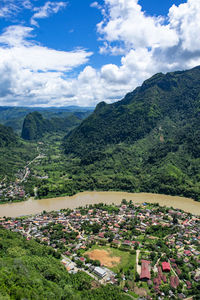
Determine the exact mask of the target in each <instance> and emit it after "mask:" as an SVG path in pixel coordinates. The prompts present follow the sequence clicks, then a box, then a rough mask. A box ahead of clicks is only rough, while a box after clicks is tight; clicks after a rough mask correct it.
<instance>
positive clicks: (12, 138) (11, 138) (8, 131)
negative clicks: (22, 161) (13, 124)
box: [0, 124, 18, 147]
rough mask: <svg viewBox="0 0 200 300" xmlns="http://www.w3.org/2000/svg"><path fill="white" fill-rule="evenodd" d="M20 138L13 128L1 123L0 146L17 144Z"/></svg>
mask: <svg viewBox="0 0 200 300" xmlns="http://www.w3.org/2000/svg"><path fill="white" fill-rule="evenodd" d="M17 143H18V138H17V136H16V135H15V134H14V132H13V130H12V128H10V127H6V126H3V125H1V124H0V147H7V146H10V145H16V144H17Z"/></svg>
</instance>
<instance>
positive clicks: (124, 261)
mask: <svg viewBox="0 0 200 300" xmlns="http://www.w3.org/2000/svg"><path fill="white" fill-rule="evenodd" d="M93 250H104V251H107V252H108V253H109V256H110V257H111V258H112V257H113V258H114V259H116V258H119V259H118V262H117V259H116V262H115V263H114V264H113V266H112V267H110V269H111V270H113V271H114V272H116V273H118V272H123V273H124V272H127V271H128V270H129V269H132V270H133V269H134V270H135V265H136V255H133V254H130V253H129V252H128V251H121V250H119V249H115V248H111V247H108V246H97V245H94V246H93V247H92V248H91V249H90V250H89V251H88V252H91V251H93ZM102 253H104V252H102Z"/></svg>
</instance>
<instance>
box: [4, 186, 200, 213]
mask: <svg viewBox="0 0 200 300" xmlns="http://www.w3.org/2000/svg"><path fill="white" fill-rule="evenodd" d="M122 199H126V200H127V201H129V200H132V201H133V203H143V202H149V203H159V204H160V205H161V206H168V207H170V206H172V207H173V208H179V209H182V210H184V211H186V212H190V213H192V214H195V215H200V202H197V201H194V200H192V199H189V198H183V197H177V196H168V195H159V194H151V193H125V192H83V193H79V194H76V195H74V196H72V197H68V196H66V197H58V198H50V199H41V200H34V199H29V200H27V201H25V202H17V203H9V204H1V205H0V216H1V217H3V216H6V217H19V216H23V215H31V214H37V213H41V212H42V211H43V210H46V211H52V210H59V209H62V208H71V209H73V208H77V207H79V206H85V205H87V204H95V203H101V202H102V203H105V204H112V203H114V204H120V203H121V201H122Z"/></svg>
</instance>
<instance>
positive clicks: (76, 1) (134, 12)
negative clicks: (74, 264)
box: [0, 0, 200, 107]
mask: <svg viewBox="0 0 200 300" xmlns="http://www.w3.org/2000/svg"><path fill="white" fill-rule="evenodd" d="M197 65H200V0H187V1H184V0H174V1H173V0H163V1H157V0H153V1H151V0H98V1H89V0H66V1H46V0H0V105H2V106H33V107H34V106H37V107H38V106H41V107H49V106H69V105H79V106H96V104H97V103H99V102H100V101H106V102H107V103H112V102H115V101H118V100H119V99H122V98H123V97H124V96H125V94H126V93H128V92H130V91H132V90H134V89H135V88H136V87H137V86H139V85H141V84H142V82H143V81H144V80H146V79H148V78H149V77H151V76H152V75H154V74H155V73H158V72H163V73H166V72H171V71H175V70H185V69H190V68H192V67H195V66H197Z"/></svg>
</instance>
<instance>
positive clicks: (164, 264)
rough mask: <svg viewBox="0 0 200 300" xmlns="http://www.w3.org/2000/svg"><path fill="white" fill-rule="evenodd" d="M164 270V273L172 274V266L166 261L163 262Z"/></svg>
mask: <svg viewBox="0 0 200 300" xmlns="http://www.w3.org/2000/svg"><path fill="white" fill-rule="evenodd" d="M162 269H163V272H170V270H171V268H170V264H169V263H168V262H166V261H164V262H162Z"/></svg>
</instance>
